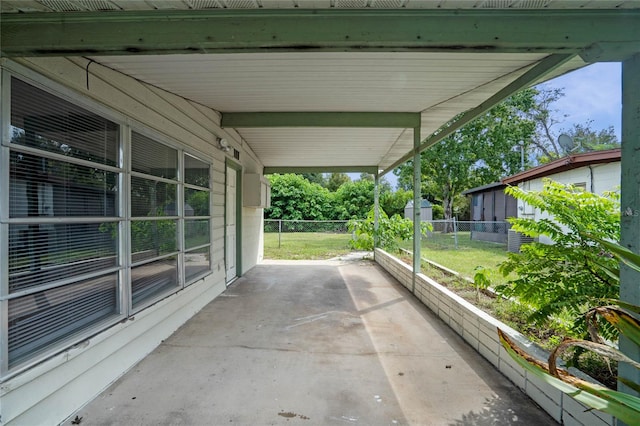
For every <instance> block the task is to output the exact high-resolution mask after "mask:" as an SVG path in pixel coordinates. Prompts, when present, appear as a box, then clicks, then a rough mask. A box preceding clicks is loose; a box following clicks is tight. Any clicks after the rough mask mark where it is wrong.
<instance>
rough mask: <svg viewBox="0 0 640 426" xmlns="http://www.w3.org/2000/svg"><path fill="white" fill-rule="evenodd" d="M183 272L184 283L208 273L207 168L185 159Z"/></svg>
mask: <svg viewBox="0 0 640 426" xmlns="http://www.w3.org/2000/svg"><path fill="white" fill-rule="evenodd" d="M184 176H185V177H184V183H185V185H184V186H185V189H184V194H185V195H184V216H185V220H184V246H185V254H184V269H185V279H186V282H187V283H190V282H192V281H193V280H194V279H195V278H198V277H199V276H202V274H204V273H207V272H208V271H209V270H210V269H211V256H210V253H211V235H210V232H209V230H210V229H211V219H210V216H211V204H210V203H211V201H210V199H211V197H210V193H211V191H210V188H211V177H210V171H209V165H208V164H207V163H205V162H203V161H201V160H198V159H197V158H195V157H193V156H191V155H189V154H185V155H184Z"/></svg>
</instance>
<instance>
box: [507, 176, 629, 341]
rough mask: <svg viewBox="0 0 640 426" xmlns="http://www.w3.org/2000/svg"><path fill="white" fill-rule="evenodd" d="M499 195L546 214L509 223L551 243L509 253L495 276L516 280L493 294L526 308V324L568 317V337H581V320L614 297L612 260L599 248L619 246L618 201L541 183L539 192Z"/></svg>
mask: <svg viewBox="0 0 640 426" xmlns="http://www.w3.org/2000/svg"><path fill="white" fill-rule="evenodd" d="M505 192H506V193H508V194H509V195H512V196H514V197H515V198H518V199H520V200H522V201H524V202H526V203H528V204H529V205H531V206H533V207H535V208H537V209H538V210H540V211H542V212H543V213H546V214H548V217H547V218H542V219H538V220H533V219H527V218H518V219H511V220H510V222H511V223H512V225H513V226H512V228H513V229H514V230H516V231H518V232H521V233H523V234H525V235H528V236H531V237H540V236H542V235H545V236H547V237H549V238H551V239H552V240H553V243H552V244H542V243H539V242H534V243H531V244H526V245H524V246H522V248H521V252H520V253H509V254H508V259H507V260H506V261H505V262H503V263H502V264H501V265H500V271H501V272H502V273H503V274H504V276H507V275H509V274H511V273H512V272H515V273H516V274H517V277H518V278H516V279H514V280H511V281H509V282H508V283H507V284H504V285H500V286H497V287H496V291H498V292H499V293H501V294H503V295H505V296H508V297H511V296H514V297H516V298H517V299H518V300H520V301H522V302H525V303H528V304H529V305H531V307H533V308H534V309H535V310H534V313H533V314H532V315H531V317H530V320H531V321H532V322H534V323H535V324H537V325H544V324H545V323H546V321H547V320H548V318H550V317H563V316H567V315H569V316H570V318H572V321H573V329H574V332H575V333H577V334H578V335H579V334H584V333H586V326H585V322H584V317H583V316H582V314H583V313H584V312H585V311H587V310H588V309H590V308H592V307H594V306H598V305H599V304H600V302H601V301H602V300H603V299H608V298H617V297H618V295H619V281H618V278H617V277H616V276H615V274H611V273H610V272H609V271H610V270H616V269H617V260H616V259H614V258H613V256H612V254H611V252H610V251H609V250H608V249H607V248H606V247H605V246H604V245H603V244H602V243H601V242H600V240H609V241H618V240H619V236H620V205H619V202H618V195H617V194H615V193H609V194H606V196H600V195H597V194H592V193H589V192H584V191H582V190H580V189H576V188H574V187H572V186H570V185H562V184H559V183H556V182H553V181H551V180H545V182H544V187H543V189H542V190H541V191H530V192H526V191H523V190H521V189H519V188H516V187H510V188H507V189H506V190H505ZM606 330H611V327H607V328H605V334H606Z"/></svg>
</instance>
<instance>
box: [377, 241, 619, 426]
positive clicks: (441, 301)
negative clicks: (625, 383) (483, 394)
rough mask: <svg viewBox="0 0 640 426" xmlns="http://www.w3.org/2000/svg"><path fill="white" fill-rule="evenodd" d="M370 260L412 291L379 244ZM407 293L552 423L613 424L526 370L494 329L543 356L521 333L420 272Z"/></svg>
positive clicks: (406, 270) (404, 269)
mask: <svg viewBox="0 0 640 426" xmlns="http://www.w3.org/2000/svg"><path fill="white" fill-rule="evenodd" d="M375 261H376V262H377V263H378V264H379V265H380V266H382V267H383V268H384V269H386V270H387V271H388V272H389V273H390V274H391V275H392V276H393V277H394V278H395V279H397V280H398V281H399V282H400V283H401V284H402V285H403V286H404V287H406V288H407V289H408V290H409V291H412V285H413V284H412V281H413V280H412V275H413V270H412V268H411V267H410V266H409V265H407V264H406V263H404V262H402V261H401V260H399V259H397V258H396V257H394V256H392V255H390V254H389V253H387V252H385V251H384V250H381V249H376V251H375ZM412 293H413V294H414V296H415V297H417V298H418V299H419V300H420V301H421V302H422V303H423V304H424V305H426V306H427V307H428V308H429V309H431V310H432V311H433V312H434V313H435V314H436V315H438V317H440V319H442V320H443V321H444V322H445V323H447V324H448V325H449V327H451V328H452V329H453V330H454V331H455V332H456V333H458V334H459V335H460V336H461V337H462V338H463V339H464V340H465V341H466V342H467V343H468V344H469V345H471V346H472V347H473V348H474V349H475V350H476V351H477V352H479V353H480V354H481V355H482V356H483V357H484V358H486V359H487V360H488V361H489V362H490V363H491V364H493V365H494V366H495V367H496V368H497V369H498V370H499V371H500V372H501V373H502V374H504V375H505V376H506V377H507V378H509V380H511V381H512V382H513V383H514V384H515V385H516V386H518V387H519V388H520V389H521V390H522V391H523V392H524V393H526V394H527V395H528V396H529V397H530V398H531V399H532V400H533V401H535V402H536V403H537V404H538V405H539V406H540V407H542V409H544V410H545V411H546V412H547V413H549V415H551V416H552V417H553V418H554V419H555V420H556V421H557V422H558V423H560V424H563V425H565V426H573V425H584V426H605V425H610V426H613V425H615V424H616V420H615V419H614V418H613V417H612V416H610V415H607V414H604V413H601V412H599V411H595V410H591V409H590V408H589V407H587V406H585V405H583V404H581V403H579V402H578V401H576V400H574V399H573V398H571V397H570V396H568V395H565V394H563V393H562V392H560V391H559V390H557V389H556V388H554V387H553V386H551V385H549V384H547V383H545V382H543V381H542V380H540V379H539V378H538V377H536V376H534V375H531V374H528V373H527V371H526V370H524V369H523V368H522V367H521V366H520V365H519V364H518V363H517V362H516V361H514V360H513V359H512V358H511V356H509V354H508V353H507V351H506V350H505V349H504V348H503V347H502V345H501V344H500V340H499V338H498V333H497V329H498V328H500V329H501V330H503V331H504V332H505V333H507V334H508V335H509V336H510V337H511V338H512V339H513V340H514V341H515V342H516V343H517V344H518V345H519V346H520V347H521V348H523V349H525V350H526V351H527V352H529V353H530V354H531V355H533V356H535V357H536V358H538V359H543V360H546V359H547V357H548V356H549V354H548V353H546V352H545V351H543V350H542V349H540V348H539V347H537V346H536V345H534V344H533V343H532V342H531V341H529V340H528V339H527V338H526V337H525V336H524V335H522V334H520V333H519V332H517V331H516V330H514V329H512V328H511V327H509V326H507V325H506V324H504V323H502V322H501V321H498V320H497V319H495V318H494V317H492V316H491V315H489V314H487V313H486V312H484V311H482V310H480V309H478V308H476V307H475V306H474V305H472V304H471V303H469V302H467V301H466V300H464V299H463V298H461V297H460V296H458V295H457V294H455V293H453V292H451V291H450V290H448V289H447V288H446V287H444V286H442V285H440V284H438V283H437V282H435V281H434V280H432V279H431V278H429V277H427V276H426V275H424V274H418V275H417V276H416V282H415V289H413V291H412Z"/></svg>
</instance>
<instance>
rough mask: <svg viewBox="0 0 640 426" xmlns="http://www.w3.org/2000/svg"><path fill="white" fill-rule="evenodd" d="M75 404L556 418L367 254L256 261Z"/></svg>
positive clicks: (361, 420)
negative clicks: (116, 375)
mask: <svg viewBox="0 0 640 426" xmlns="http://www.w3.org/2000/svg"><path fill="white" fill-rule="evenodd" d="M76 414H77V416H78V417H81V418H82V422H81V423H82V424H83V425H129V424H145V425H146V424H153V425H160V424H188V425H201V424H202V425H231V424H235V425H278V424H281V425H283V424H287V425H293V424H300V425H325V424H327V425H330V424H335V425H348V424H352V425H403V424H413V425H512V424H522V425H551V424H556V423H555V422H554V420H553V419H552V418H551V417H549V416H548V415H547V414H546V413H544V412H543V411H542V410H541V409H540V408H538V407H537V406H536V405H535V404H534V403H533V402H532V401H531V400H530V399H529V398H528V397H527V396H525V395H524V394H523V393H521V392H520V391H519V390H518V389H517V388H516V387H515V386H514V385H513V384H512V383H511V382H509V381H508V380H507V379H506V378H505V377H504V376H502V375H501V374H500V373H499V372H498V371H497V370H495V369H494V368H493V366H491V365H490V364H489V363H488V362H486V361H485V360H484V359H483V358H482V357H480V355H478V354H477V353H476V352H475V351H474V350H473V349H472V348H471V347H470V346H468V345H467V344H466V343H465V342H464V341H463V340H462V339H461V338H459V337H458V336H457V335H456V334H455V333H454V332H453V331H451V330H450V329H449V328H448V327H447V326H446V325H445V324H444V323H442V322H441V321H440V320H439V319H438V318H437V317H436V316H434V315H433V314H432V313H431V312H430V311H429V310H428V309H427V308H426V307H424V306H423V305H422V304H420V303H419V302H418V301H417V300H415V299H414V298H413V296H411V295H410V294H409V293H408V292H407V291H406V290H405V289H404V288H403V287H401V286H400V284H398V283H397V282H396V281H395V280H394V279H393V278H392V277H391V276H390V275H388V274H387V273H386V272H385V271H384V270H383V269H382V268H381V267H379V266H378V265H377V264H375V263H374V262H371V261H364V260H341V261H340V260H338V261H336V260H332V261H287V262H267V263H264V264H261V265H258V266H256V267H255V268H253V269H252V270H251V271H249V272H248V273H247V274H246V275H245V276H244V277H242V278H240V279H238V280H237V281H236V282H235V283H233V284H232V285H231V286H230V287H229V288H228V289H227V290H226V291H225V292H224V293H223V294H222V295H221V296H220V297H218V298H217V299H216V300H214V301H213V302H211V303H210V304H209V305H207V306H206V307H205V308H204V309H202V310H201V311H200V312H199V313H198V314H197V315H196V316H194V317H193V318H192V319H191V320H190V321H188V322H187V323H186V324H185V325H184V326H183V327H181V328H180V329H179V330H178V331H177V332H176V333H174V334H173V335H172V336H171V337H170V338H168V339H167V340H166V341H164V342H163V343H162V344H161V345H160V346H159V347H158V348H157V349H156V350H155V351H153V352H152V353H151V354H150V355H149V356H147V357H146V358H145V359H144V360H143V361H141V362H140V363H139V364H138V365H136V366H135V367H134V368H133V369H132V370H131V371H129V372H128V373H127V374H125V375H124V376H123V377H122V378H121V379H120V380H118V381H117V382H116V383H114V384H113V385H112V386H111V387H110V388H108V389H107V390H105V391H104V392H103V393H102V394H101V395H100V396H99V397H98V398H96V399H95V400H94V401H92V402H91V403H90V404H88V405H87V406H86V407H84V408H82V409H81V410H79V411H78V413H76ZM74 417H75V415H74V416H72V418H74ZM70 421H71V420H69V421H68V423H70Z"/></svg>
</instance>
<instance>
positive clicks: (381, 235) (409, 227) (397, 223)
mask: <svg viewBox="0 0 640 426" xmlns="http://www.w3.org/2000/svg"><path fill="white" fill-rule="evenodd" d="M348 227H349V232H352V233H353V234H354V239H353V240H352V241H351V242H350V245H351V247H352V248H354V249H358V250H373V247H374V239H376V240H377V244H378V247H381V248H383V249H385V250H387V251H390V252H396V251H398V249H399V242H400V241H407V240H410V239H411V238H413V221H412V220H411V219H403V218H401V217H400V216H399V215H393V216H391V217H388V216H387V214H386V213H385V212H384V211H382V210H381V211H380V216H379V220H378V229H377V231H376V230H375V229H374V212H373V210H371V211H370V212H369V214H368V216H367V218H366V219H365V220H360V221H358V220H351V221H350V222H349V224H348ZM420 227H421V232H422V234H423V235H426V233H427V232H428V231H431V230H432V229H433V227H432V226H431V224H430V223H428V222H422V223H421V225H420Z"/></svg>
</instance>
